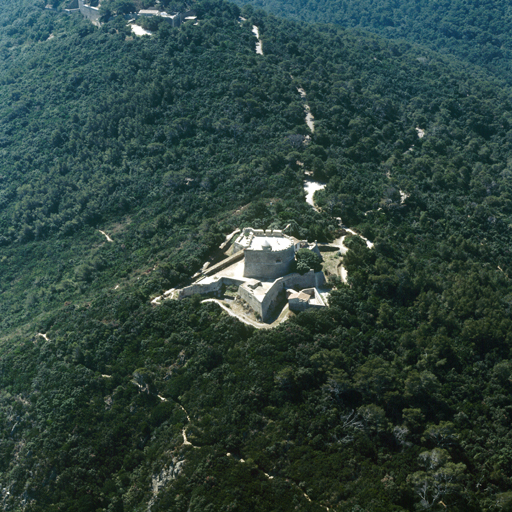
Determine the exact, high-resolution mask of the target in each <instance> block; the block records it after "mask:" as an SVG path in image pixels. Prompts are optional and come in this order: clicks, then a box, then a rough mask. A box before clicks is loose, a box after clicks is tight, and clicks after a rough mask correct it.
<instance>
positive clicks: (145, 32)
mask: <svg viewBox="0 0 512 512" xmlns="http://www.w3.org/2000/svg"><path fill="white" fill-rule="evenodd" d="M130 28H131V29H132V32H133V33H134V34H135V35H136V36H152V35H153V32H150V31H149V30H146V29H144V28H142V27H141V26H140V25H136V24H135V23H130Z"/></svg>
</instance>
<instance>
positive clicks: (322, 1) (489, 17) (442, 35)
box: [236, 0, 512, 83]
mask: <svg viewBox="0 0 512 512" xmlns="http://www.w3.org/2000/svg"><path fill="white" fill-rule="evenodd" d="M236 3H238V4H239V5H240V6H243V5H245V4H251V5H252V6H255V7H259V8H262V9H265V10H267V11H269V12H272V13H274V14H276V15H278V16H282V17H284V18H289V19H293V20H296V21H305V22H316V23H334V24H336V25H340V26H342V27H346V28H362V29H364V30H368V31H371V32H374V33H376V34H379V35H381V36H383V37H385V38H389V39H401V40H407V41H409V42H411V43H416V44H422V45H424V46H426V47H429V48H431V49H433V50H435V51H438V52H440V53H444V54H451V55H453V56H455V57H457V58H458V59H459V60H461V61H466V62H468V63H471V64H476V65H479V66H482V67H484V68H486V69H488V70H489V71H491V72H492V73H494V74H496V75H498V76H501V77H503V78H506V79H507V81H508V82H509V83H511V82H512V67H511V65H510V59H511V56H512V53H511V52H512V38H511V36H510V30H509V27H510V23H511V21H512V19H511V16H512V13H511V11H510V8H509V5H508V4H507V3H506V2H500V1H498V0H484V1H482V0H457V1H449V0H441V1H436V2H419V1H417V0H399V1H390V0H343V1H341V0H340V1H337V0H334V1H333V0H307V1H303V2H296V1H291V0H251V1H250V2H246V1H245V0H243V1H242V0H238V1H237V2H236Z"/></svg>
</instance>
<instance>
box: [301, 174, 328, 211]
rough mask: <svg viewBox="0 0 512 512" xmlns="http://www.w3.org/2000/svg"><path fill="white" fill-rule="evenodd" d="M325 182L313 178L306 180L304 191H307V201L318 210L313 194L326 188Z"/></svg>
mask: <svg viewBox="0 0 512 512" xmlns="http://www.w3.org/2000/svg"><path fill="white" fill-rule="evenodd" d="M325 186H326V184H325V183H320V182H318V181H312V180H304V192H306V203H308V204H310V205H311V206H312V207H313V208H314V209H315V210H316V211H317V212H318V211H319V210H318V208H317V207H316V206H315V202H314V201H313V196H314V195H315V192H316V191H317V190H323V189H324V188H325Z"/></svg>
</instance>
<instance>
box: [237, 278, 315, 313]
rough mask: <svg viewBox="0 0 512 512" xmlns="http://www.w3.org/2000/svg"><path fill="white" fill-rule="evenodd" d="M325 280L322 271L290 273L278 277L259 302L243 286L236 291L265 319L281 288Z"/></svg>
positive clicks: (313, 305)
mask: <svg viewBox="0 0 512 512" xmlns="http://www.w3.org/2000/svg"><path fill="white" fill-rule="evenodd" d="M324 282H325V277H324V274H323V272H315V271H313V270H310V271H309V272H307V273H306V274H304V275H302V276H301V275H300V274H297V273H294V274H290V275H288V276H285V277H280V278H279V279H276V280H275V281H274V283H273V284H272V286H271V287H270V288H269V290H268V291H267V293H266V295H265V297H264V298H263V300H262V301H261V302H260V301H259V300H258V298H257V297H256V296H255V295H254V293H252V290H250V289H249V288H247V287H245V286H240V288H239V289H238V293H239V294H240V297H241V298H242V299H243V300H245V302H247V304H249V306H251V308H252V309H253V310H254V311H255V312H256V313H258V314H259V315H260V316H261V318H262V320H263V321H264V322H265V321H267V319H268V317H269V316H270V313H271V312H272V310H273V308H274V306H275V305H276V302H277V299H278V295H279V292H281V290H284V289H287V288H295V289H303V288H316V287H318V286H321V285H322V284H324ZM308 307H311V308H317V307H321V306H317V305H315V304H312V305H310V306H308Z"/></svg>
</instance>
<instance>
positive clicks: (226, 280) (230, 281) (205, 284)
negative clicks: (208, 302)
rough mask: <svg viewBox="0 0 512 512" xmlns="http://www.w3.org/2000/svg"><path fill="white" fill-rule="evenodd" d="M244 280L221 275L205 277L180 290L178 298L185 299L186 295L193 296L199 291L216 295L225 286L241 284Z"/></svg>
mask: <svg viewBox="0 0 512 512" xmlns="http://www.w3.org/2000/svg"><path fill="white" fill-rule="evenodd" d="M243 283H244V281H243V280H241V279H236V278H234V277H220V278H217V279H216V278H213V279H204V280H203V281H199V282H198V283H194V284H191V285H190V286H186V287H185V288H182V289H181V290H179V292H178V299H179V300H181V299H185V298H186V297H192V295H195V294H196V293H198V294H199V295H206V294H207V293H214V294H215V295H219V294H220V293H221V291H222V287H223V286H230V285H234V286H240V285H241V284H243Z"/></svg>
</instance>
